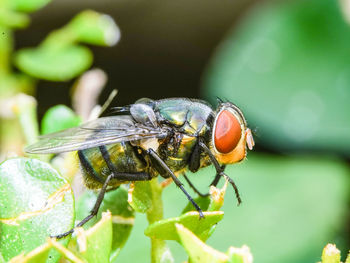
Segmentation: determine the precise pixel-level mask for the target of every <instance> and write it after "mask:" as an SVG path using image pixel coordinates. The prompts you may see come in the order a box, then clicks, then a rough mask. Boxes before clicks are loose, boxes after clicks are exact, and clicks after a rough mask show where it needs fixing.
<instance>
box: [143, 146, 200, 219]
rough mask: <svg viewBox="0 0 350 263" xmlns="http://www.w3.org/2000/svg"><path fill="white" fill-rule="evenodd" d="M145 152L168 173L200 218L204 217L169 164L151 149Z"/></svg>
mask: <svg viewBox="0 0 350 263" xmlns="http://www.w3.org/2000/svg"><path fill="white" fill-rule="evenodd" d="M147 153H148V154H149V155H150V156H151V157H152V158H153V159H154V160H155V161H156V162H157V163H158V164H159V165H160V166H161V167H162V168H163V169H164V170H165V171H166V172H167V173H168V175H169V176H170V177H171V178H172V179H173V181H174V183H175V184H176V186H178V187H179V188H180V189H181V191H182V192H183V193H184V194H185V195H186V197H187V199H188V200H189V201H190V202H191V203H192V205H193V206H194V207H195V208H196V210H197V211H198V213H199V216H200V218H204V215H203V211H202V209H201V208H200V207H199V206H198V205H197V203H196V202H195V201H194V200H193V198H192V197H191V196H190V195H189V193H187V191H186V190H185V188H184V187H183V184H182V183H181V182H180V180H179V179H178V178H177V177H176V175H175V174H174V173H173V171H172V170H171V169H170V168H169V166H168V165H167V164H166V163H165V162H164V161H163V160H162V158H160V157H159V155H158V154H157V153H156V152H155V151H154V150H153V149H148V150H147Z"/></svg>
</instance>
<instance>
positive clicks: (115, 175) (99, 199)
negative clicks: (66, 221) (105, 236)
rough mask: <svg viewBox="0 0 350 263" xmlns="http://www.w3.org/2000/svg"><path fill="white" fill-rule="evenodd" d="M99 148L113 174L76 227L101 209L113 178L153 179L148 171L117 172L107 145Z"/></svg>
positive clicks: (71, 231) (59, 236)
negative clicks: (86, 214)
mask: <svg viewBox="0 0 350 263" xmlns="http://www.w3.org/2000/svg"><path fill="white" fill-rule="evenodd" d="M99 148H100V151H101V154H102V156H103V159H104V160H105V162H106V164H107V167H108V169H109V170H110V172H111V174H110V175H109V176H108V177H107V179H106V180H105V182H104V183H103V186H102V188H101V190H100V192H99V193H98V196H97V199H96V202H95V205H94V207H93V208H92V210H91V211H90V214H89V215H88V216H87V217H85V218H84V219H83V220H82V221H80V222H79V223H78V224H77V225H76V227H81V226H83V225H84V224H86V223H87V222H88V221H89V220H90V219H92V218H93V217H94V216H96V215H97V213H98V210H99V208H100V206H101V203H102V201H103V198H104V196H105V193H106V192H107V187H108V184H109V183H110V181H111V180H112V179H117V180H120V181H148V180H151V179H152V177H151V176H150V175H149V174H148V173H134V174H133V173H120V172H117V171H116V169H115V167H114V165H113V163H112V162H111V159H110V157H109V154H108V151H107V149H106V147H105V146H100V147H99ZM73 232H74V228H72V229H71V230H69V231H67V232H65V233H63V234H60V235H57V236H53V237H56V238H57V239H60V238H63V237H66V236H68V235H70V234H72V233H73Z"/></svg>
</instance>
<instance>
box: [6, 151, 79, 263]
mask: <svg viewBox="0 0 350 263" xmlns="http://www.w3.org/2000/svg"><path fill="white" fill-rule="evenodd" d="M0 189H1V191H0V218H1V219H0V229H1V231H0V232H1V236H0V249H1V252H2V256H3V257H4V259H5V260H9V259H11V258H12V257H14V256H16V255H18V254H19V253H23V252H24V253H25V252H29V251H31V250H32V249H35V248H36V247H38V246H40V245H41V244H43V243H45V242H46V240H47V238H48V236H49V235H54V234H59V233H62V232H65V231H67V230H69V229H70V228H71V227H72V226H73V222H74V199H73V194H72V191H71V188H70V186H69V184H68V183H67V182H66V181H65V180H64V179H63V178H62V177H61V176H60V175H59V174H58V173H57V172H56V171H55V170H54V169H53V168H51V167H50V165H48V164H47V163H44V162H41V161H39V160H36V159H26V158H15V159H9V160H7V161H5V162H3V163H2V164H1V165H0ZM63 215H64V216H63ZM67 242H68V239H67V240H65V241H64V243H65V244H67ZM57 259H58V254H57V253H55V252H53V251H51V252H50V255H49V258H48V262H56V261H57Z"/></svg>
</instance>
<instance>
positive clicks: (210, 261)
mask: <svg viewBox="0 0 350 263" xmlns="http://www.w3.org/2000/svg"><path fill="white" fill-rule="evenodd" d="M175 226H176V231H177V233H178V235H179V238H180V241H181V244H182V245H183V247H184V248H185V249H186V251H187V253H188V255H189V257H190V259H191V262H192V263H224V262H227V261H228V256H227V255H225V254H224V253H222V252H219V251H217V250H215V249H213V248H212V247H210V246H208V245H206V244H205V243H204V242H203V241H202V240H200V239H199V238H198V237H196V235H194V234H193V233H192V232H191V231H190V230H188V229H187V228H185V227H184V226H183V225H181V224H176V225H175ZM235 263H236V262H235Z"/></svg>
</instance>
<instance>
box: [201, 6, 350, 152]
mask: <svg viewBox="0 0 350 263" xmlns="http://www.w3.org/2000/svg"><path fill="white" fill-rule="evenodd" d="M341 11H342V10H341V9H340V6H339V2H337V1H333V0H321V1H319V0H312V1H302V0H301V1H300V0H298V1H284V2H283V1H281V2H273V3H270V4H265V5H264V6H261V5H259V6H258V7H257V8H255V9H254V10H253V12H251V13H250V14H249V15H248V16H247V17H246V18H245V19H244V20H243V21H242V23H240V25H239V27H238V28H235V30H234V31H233V32H232V33H231V34H229V35H228V37H227V39H225V41H224V42H223V44H222V45H221V46H220V48H219V49H218V51H217V52H216V54H215V56H214V58H213V60H212V62H211V66H210V67H209V70H208V74H207V75H206V78H205V91H204V94H205V97H207V98H208V100H211V101H212V102H214V99H215V98H216V96H218V97H221V98H225V99H228V100H231V101H233V102H235V103H236V104H237V105H239V106H240V107H241V109H242V110H243V112H244V113H245V115H246V117H247V120H248V121H249V124H250V125H252V127H253V128H254V127H257V128H258V135H259V136H258V138H256V139H258V142H259V143H263V144H264V145H265V147H268V148H271V149H277V150H285V151H293V150H296V149H298V150H301V149H308V150H310V149H311V150H320V149H322V150H327V151H337V152H344V153H346V154H347V155H348V156H349V153H350V151H349V149H350V133H349V132H348V131H349V129H350V126H349V124H350V115H349V114H348V112H349V110H350V108H349V103H348V99H347V98H348V97H349V96H350V89H349V83H350V78H349V76H350V74H349V73H350V71H349V63H350V49H349V42H350V27H349V25H348V24H347V23H346V21H345V19H343V16H342V13H341Z"/></svg>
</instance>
